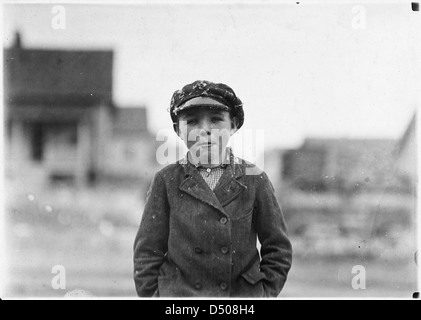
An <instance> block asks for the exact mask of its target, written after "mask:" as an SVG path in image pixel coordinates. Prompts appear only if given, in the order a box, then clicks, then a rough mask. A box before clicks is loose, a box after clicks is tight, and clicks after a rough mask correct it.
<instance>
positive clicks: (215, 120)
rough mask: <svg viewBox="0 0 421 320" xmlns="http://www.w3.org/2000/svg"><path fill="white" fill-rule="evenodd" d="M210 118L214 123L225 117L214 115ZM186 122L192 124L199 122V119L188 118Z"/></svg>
mask: <svg viewBox="0 0 421 320" xmlns="http://www.w3.org/2000/svg"><path fill="white" fill-rule="evenodd" d="M210 120H211V121H212V122H214V123H216V122H220V121H223V119H222V118H221V117H212V118H211V119H210ZM186 122H187V124H190V125H192V124H197V123H198V120H197V119H187V120H186Z"/></svg>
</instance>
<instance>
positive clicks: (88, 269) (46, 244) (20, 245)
mask: <svg viewBox="0 0 421 320" xmlns="http://www.w3.org/2000/svg"><path fill="white" fill-rule="evenodd" d="M7 230H8V232H7V239H8V243H7V247H8V248H9V252H8V256H9V260H8V265H9V272H8V276H7V285H6V297H21V298H29V297H63V296H65V295H66V294H67V295H73V296H87V295H88V296H89V295H92V296H96V297H131V298H134V297H136V293H135V290H134V284H133V280H132V245H133V240H134V237H135V233H136V227H113V225H112V224H106V223H105V224H100V225H99V227H92V226H89V227H88V226H86V227H78V228H72V227H68V228H56V227H51V226H45V225H43V226H41V225H38V226H34V225H29V224H25V223H18V224H14V225H11V226H10V227H9V228H8V229H7ZM356 265H361V266H363V267H364V270H365V273H366V283H365V289H359V290H356V289H353V287H352V283H353V277H355V276H356V273H352V272H353V267H354V266H356ZM54 266H63V267H64V270H65V287H64V288H58V289H54V288H53V282H54V281H55V280H54V279H55V278H54V277H55V276H56V275H57V274H56V273H53V268H54ZM416 273H417V266H416V264H415V262H414V259H413V256H410V255H407V256H405V255H404V256H402V255H401V256H399V258H397V259H391V258H390V255H388V256H385V255H384V256H378V257H374V258H370V259H363V258H361V257H353V258H351V257H334V256H331V257H317V255H307V256H303V255H300V256H295V257H294V261H293V267H292V269H291V272H290V274H289V278H288V281H287V283H286V285H285V287H284V290H283V291H282V293H281V295H280V297H283V298H294V297H296V298H304V297H310V298H326V297H356V298H362V297H378V298H382V297H392V298H411V297H412V294H413V292H414V291H416V290H417V289H416V288H417V277H416Z"/></svg>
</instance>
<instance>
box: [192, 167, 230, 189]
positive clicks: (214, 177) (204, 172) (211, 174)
mask: <svg viewBox="0 0 421 320" xmlns="http://www.w3.org/2000/svg"><path fill="white" fill-rule="evenodd" d="M197 170H199V173H200V175H201V176H202V178H203V179H204V180H205V181H206V183H207V184H208V186H209V188H211V190H212V191H213V190H214V189H215V187H216V185H217V184H218V181H219V179H220V178H221V177H222V175H223V174H224V171H225V168H221V167H216V168H212V169H210V168H208V169H206V168H203V167H199V168H197Z"/></svg>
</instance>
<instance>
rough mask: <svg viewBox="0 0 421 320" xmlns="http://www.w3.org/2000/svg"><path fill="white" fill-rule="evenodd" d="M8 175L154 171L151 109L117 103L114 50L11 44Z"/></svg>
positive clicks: (82, 177)
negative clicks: (150, 122)
mask: <svg viewBox="0 0 421 320" xmlns="http://www.w3.org/2000/svg"><path fill="white" fill-rule="evenodd" d="M4 83H5V109H6V110H5V121H6V129H7V140H6V143H7V149H6V150H7V152H6V155H7V159H6V160H7V165H6V170H7V172H6V175H7V176H8V177H10V178H12V179H13V178H19V177H20V178H22V179H27V180H30V181H38V182H40V183H43V182H46V181H58V180H59V181H61V180H66V181H71V182H75V183H76V184H77V185H86V184H88V183H96V182H100V181H103V180H109V179H110V180H116V179H117V180H118V179H122V180H125V179H126V180H127V179H130V180H141V179H144V178H149V177H148V176H149V175H150V172H151V170H152V168H153V167H154V165H155V142H154V141H155V139H154V137H153V136H152V135H151V134H150V133H149V131H148V129H147V117H146V116H147V115H146V109H145V108H144V107H142V108H117V107H116V106H115V105H114V103H113V95H112V88H113V51H88V50H85V51H68V50H45V49H25V48H23V47H22V44H21V40H20V36H19V35H17V37H16V41H15V44H14V45H13V47H11V48H9V49H5V50H4Z"/></svg>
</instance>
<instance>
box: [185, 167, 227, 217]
mask: <svg viewBox="0 0 421 320" xmlns="http://www.w3.org/2000/svg"><path fill="white" fill-rule="evenodd" d="M183 168H184V171H185V174H186V176H185V177H186V178H185V179H184V180H183V181H182V182H181V184H180V190H181V191H184V192H185V193H187V194H189V195H191V196H192V197H194V198H196V199H197V200H199V201H202V202H204V203H206V204H208V205H210V206H212V207H214V208H215V209H217V210H219V211H221V212H222V213H223V214H224V215H226V213H225V210H224V208H223V207H222V205H221V203H220V202H219V201H218V198H217V197H216V196H215V194H214V193H213V192H212V190H211V189H210V188H209V186H208V185H207V184H206V181H205V180H204V179H203V178H202V176H201V175H200V173H199V172H198V171H197V170H196V169H195V168H193V166H192V165H190V164H183Z"/></svg>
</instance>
